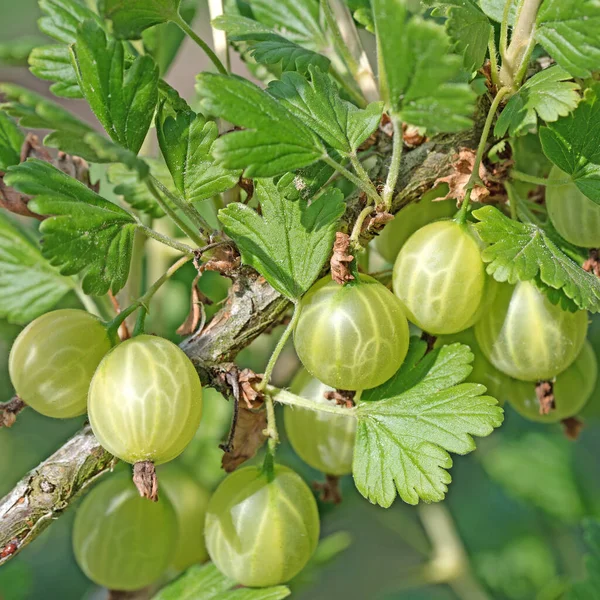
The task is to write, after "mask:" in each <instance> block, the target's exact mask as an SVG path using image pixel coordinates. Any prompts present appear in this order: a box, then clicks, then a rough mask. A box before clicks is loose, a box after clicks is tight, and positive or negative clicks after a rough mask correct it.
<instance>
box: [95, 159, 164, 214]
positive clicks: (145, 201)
mask: <svg viewBox="0 0 600 600" xmlns="http://www.w3.org/2000/svg"><path fill="white" fill-rule="evenodd" d="M145 161H146V163H147V164H148V166H149V167H150V168H151V170H152V174H153V175H154V176H155V177H156V179H158V180H159V181H160V182H161V183H162V184H163V185H164V186H165V187H167V188H172V187H173V180H172V179H171V174H170V173H169V170H168V169H167V166H166V165H165V164H164V163H163V162H162V161H160V160H157V159H155V158H146V159H145ZM106 176H107V179H108V181H109V182H110V183H112V184H114V185H115V188H114V190H113V192H114V193H115V194H117V195H119V196H122V197H123V200H125V202H127V204H129V206H131V208H133V209H135V210H139V211H141V212H143V213H146V214H148V215H150V216H151V217H152V218H153V219H160V218H161V217H163V216H164V215H165V213H164V212H163V210H162V208H161V207H160V206H159V205H158V203H157V202H156V198H155V197H154V196H153V195H152V194H151V193H150V190H149V189H148V186H147V185H146V184H145V183H144V182H143V181H140V179H139V178H138V176H137V174H136V173H134V172H132V171H130V170H129V169H128V168H127V167H126V166H125V165H123V164H121V163H116V164H112V165H111V166H110V167H109V168H108V170H107V172H106Z"/></svg>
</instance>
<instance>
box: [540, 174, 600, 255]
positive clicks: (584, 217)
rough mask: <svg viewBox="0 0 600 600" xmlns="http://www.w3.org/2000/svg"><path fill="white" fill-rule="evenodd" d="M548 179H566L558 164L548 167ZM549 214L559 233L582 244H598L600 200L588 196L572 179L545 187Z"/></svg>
mask: <svg viewBox="0 0 600 600" xmlns="http://www.w3.org/2000/svg"><path fill="white" fill-rule="evenodd" d="M548 178H549V179H567V178H568V175H567V174H566V173H564V172H563V171H561V170H560V169H559V168H558V167H553V168H552V171H550V176H549V177H548ZM546 207H547V208H548V216H549V217H550V220H551V221H552V224H553V225H554V227H555V229H556V231H558V233H560V235H562V237H564V238H565V240H567V242H571V244H575V245H576V246H583V247H584V248H597V247H598V246H600V204H596V203H595V202H594V201H592V200H590V199H589V198H588V197H587V196H585V195H584V194H583V193H582V192H580V191H579V188H578V187H577V186H576V185H575V184H574V183H567V184H566V185H556V186H554V185H549V186H548V187H547V188H546Z"/></svg>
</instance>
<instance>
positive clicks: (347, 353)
mask: <svg viewBox="0 0 600 600" xmlns="http://www.w3.org/2000/svg"><path fill="white" fill-rule="evenodd" d="M300 310H301V313H300V318H299V320H298V324H297V325H296V329H295V331H294V344H295V346H296V352H297V353H298V356H299V358H300V360H301V361H302V364H303V365H304V367H305V368H306V370H307V371H308V372H309V373H310V374H311V375H313V376H314V377H316V378H317V379H318V380H319V381H322V382H323V383H325V384H326V385H329V386H331V387H334V388H339V389H344V390H359V389H368V388H372V387H376V386H378V385H380V384H382V383H384V382H385V381H387V380H388V379H389V378H390V377H391V376H392V375H394V373H396V371H397V370H398V369H399V368H400V365H401V364H402V363H403V362H404V358H405V357H406V353H407V351H408V342H409V333H408V323H407V321H406V317H405V316H404V312H403V310H402V306H401V304H400V302H399V301H398V299H397V298H396V297H395V296H394V295H393V294H392V293H391V292H390V291H389V290H388V289H387V288H386V287H385V286H383V285H382V284H381V283H379V282H378V281H376V280H375V279H373V278H372V277H369V276H368V275H360V278H359V280H358V281H354V282H350V283H348V284H346V285H343V286H342V285H339V284H337V283H335V282H334V281H332V280H331V279H329V278H327V277H325V278H323V279H321V280H320V281H318V282H317V283H316V284H315V285H313V287H312V288H311V289H310V290H309V291H308V292H307V294H306V295H305V296H304V298H302V301H301V303H300Z"/></svg>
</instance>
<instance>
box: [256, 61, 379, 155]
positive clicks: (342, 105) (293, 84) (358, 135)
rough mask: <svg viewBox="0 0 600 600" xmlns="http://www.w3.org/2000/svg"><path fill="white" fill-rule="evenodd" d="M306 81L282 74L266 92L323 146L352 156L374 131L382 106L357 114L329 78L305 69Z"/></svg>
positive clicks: (315, 69)
mask: <svg viewBox="0 0 600 600" xmlns="http://www.w3.org/2000/svg"><path fill="white" fill-rule="evenodd" d="M308 71H309V73H310V80H308V79H306V78H305V77H303V76H302V75H300V74H299V73H284V74H283V76H282V77H281V80H279V81H272V82H271V83H270V84H269V87H268V88H267V92H268V93H269V94H271V96H273V97H275V98H277V99H278V100H279V101H280V103H281V104H282V105H283V106H284V107H286V108H287V109H288V110H289V111H290V112H291V113H292V114H293V115H295V116H296V117H297V118H298V119H299V120H301V121H302V122H303V123H304V124H305V125H306V126H307V127H309V128H310V129H311V130H312V131H313V132H315V133H316V134H317V135H318V136H319V137H320V138H321V139H322V140H323V141H324V142H325V144H326V145H327V146H330V147H331V148H334V149H336V150H337V151H338V152H341V153H343V154H350V153H352V152H355V151H356V150H357V149H358V147H359V146H360V145H361V144H362V143H363V142H364V141H365V140H366V139H367V138H368V137H369V136H370V135H371V134H372V133H373V131H375V129H377V126H378V125H379V121H380V120H381V112H382V110H383V103H382V102H372V103H371V104H369V105H368V106H367V108H365V109H364V110H361V109H359V108H357V107H356V106H354V104H351V103H350V102H348V101H346V100H342V98H340V94H339V91H338V89H337V88H336V87H335V85H334V84H333V82H332V81H331V79H330V78H329V75H327V74H325V73H322V72H321V71H320V70H319V69H318V68H316V67H309V69H308Z"/></svg>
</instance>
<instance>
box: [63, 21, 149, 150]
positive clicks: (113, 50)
mask: <svg viewBox="0 0 600 600" xmlns="http://www.w3.org/2000/svg"><path fill="white" fill-rule="evenodd" d="M72 52H73V58H74V62H75V69H76V71H77V77H78V79H79V86H80V87H81V90H82V91H83V94H84V96H85V98H86V100H87V101H88V103H89V105H90V107H91V109H92V110H93V111H94V114H95V115H96V117H98V120H99V121H100V123H102V126H103V127H104V129H105V130H106V132H107V133H108V135H110V137H111V138H112V139H113V140H114V141H115V142H117V143H118V144H121V145H122V146H123V147H124V148H127V149H128V150H131V151H132V152H134V153H136V154H137V152H138V151H139V149H140V148H141V147H142V143H143V142H144V139H145V137H146V134H147V133H148V129H149V128H150V124H151V123H152V118H153V117H154V109H155V107H156V103H157V102H158V68H157V66H156V64H155V62H154V60H153V59H152V58H151V57H150V56H148V55H145V56H138V57H137V58H136V59H135V60H134V61H133V63H132V64H131V65H130V66H129V67H128V68H125V56H124V54H125V53H124V47H123V43H122V42H119V41H116V40H113V39H107V37H106V34H105V33H104V31H103V30H102V29H101V28H100V27H99V26H98V25H97V24H96V23H95V22H94V21H86V22H85V23H84V24H83V26H82V28H81V30H80V32H79V34H78V36H77V41H76V43H75V45H74V46H72Z"/></svg>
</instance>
